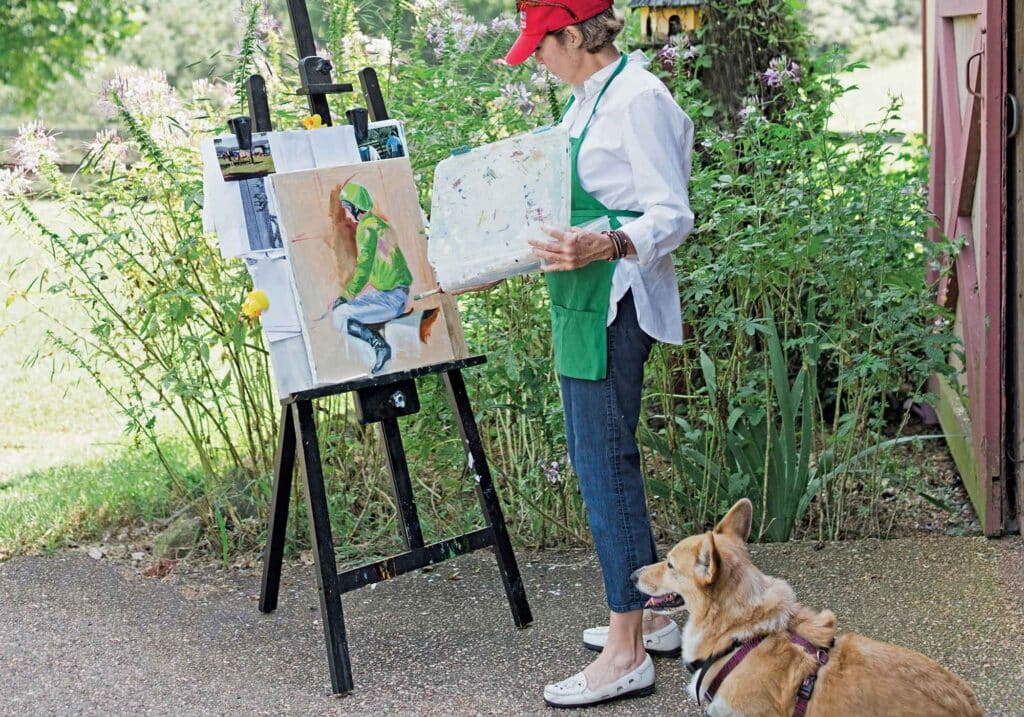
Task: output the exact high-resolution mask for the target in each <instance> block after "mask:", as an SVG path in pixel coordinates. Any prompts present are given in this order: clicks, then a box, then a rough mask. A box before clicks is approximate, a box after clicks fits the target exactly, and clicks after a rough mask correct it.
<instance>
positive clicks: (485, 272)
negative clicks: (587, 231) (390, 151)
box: [427, 127, 571, 291]
mask: <svg viewBox="0 0 1024 717" xmlns="http://www.w3.org/2000/svg"><path fill="white" fill-rule="evenodd" d="M569 162H570V157H569V135H568V132H566V130H565V129H563V128H560V127H555V128H545V129H542V130H537V131H535V132H531V133H529V134H523V135H517V136H515V137H510V138H508V139H504V140H501V141H500V142H494V143H492V144H488V145H483V146H481V147H476V148H474V149H472V150H469V151H466V152H462V153H458V154H453V155H452V156H451V157H449V158H448V159H445V160H443V161H442V162H440V163H439V164H438V165H437V169H436V170H435V171H434V193H433V196H432V197H431V202H430V241H429V242H428V244H427V257H428V259H429V261H430V263H431V265H432V266H433V267H434V271H435V272H436V274H437V279H438V282H439V283H440V285H441V286H442V287H443V288H444V290H445V291H455V290H458V289H461V288H466V287H469V286H476V285H478V284H483V283H487V282H489V281H496V280H497V279H504V278H507V277H509V276H515V275H517V274H525V273H528V272H531V271H536V270H537V269H538V268H539V267H540V261H539V260H538V259H537V258H536V257H535V256H534V255H533V253H532V251H531V249H530V245H529V244H528V241H529V239H531V238H533V237H536V238H542V239H544V238H548V237H547V235H546V234H544V233H543V232H542V231H541V229H540V227H541V225H542V224H548V225H551V226H554V227H567V226H569V211H570V207H569V204H570V192H571V190H570V184H569V182H570V171H571V170H570V166H569Z"/></svg>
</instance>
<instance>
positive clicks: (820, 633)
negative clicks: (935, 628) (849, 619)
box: [633, 499, 984, 717]
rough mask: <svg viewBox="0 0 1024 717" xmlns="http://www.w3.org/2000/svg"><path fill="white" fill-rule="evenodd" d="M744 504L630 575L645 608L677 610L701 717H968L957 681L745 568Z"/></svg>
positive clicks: (747, 514) (975, 712)
mask: <svg viewBox="0 0 1024 717" xmlns="http://www.w3.org/2000/svg"><path fill="white" fill-rule="evenodd" d="M752 519H753V508H752V506H751V504H750V501H749V500H746V499H743V500H740V501H739V502H737V503H736V504H735V505H734V506H733V507H732V509H730V510H729V512H728V514H727V515H726V516H725V517H724V518H722V520H721V522H719V523H718V525H717V526H716V527H715V529H714V530H713V531H709V532H706V533H704V534H702V535H694V536H691V537H689V538H686V539H685V540H683V541H681V542H679V543H678V544H677V545H676V546H675V547H673V548H672V549H671V550H670V551H669V553H668V556H667V558H666V560H664V561H663V562H660V563H655V564H654V565H648V566H647V567H644V568H640V569H639V570H637V571H636V572H635V573H633V581H634V582H635V583H636V586H637V588H639V590H640V591H641V592H642V593H644V594H646V595H649V596H651V599H650V600H649V601H648V604H647V607H649V608H652V609H655V610H660V611H666V610H671V609H673V608H685V610H686V611H687V613H688V615H687V619H686V625H685V627H684V628H683V659H684V660H686V663H687V666H688V667H689V668H690V669H691V671H692V672H693V673H694V674H693V678H692V679H691V681H690V685H689V694H690V697H691V698H692V699H694V700H695V701H696V702H697V703H698V704H700V705H701V706H704V708H705V709H706V711H707V712H706V713H707V715H708V716H709V717H755V715H756V716H757V717H763V716H767V715H778V716H779V717H790V716H791V715H796V716H798V717H870V716H874V715H894V716H895V715H899V717H947V716H948V717H954V716H955V717H974V716H978V717H980V716H981V715H983V714H984V713H983V712H982V709H981V706H980V705H979V703H978V700H977V698H976V697H975V695H974V692H973V690H972V689H971V688H970V686H968V685H967V683H966V682H964V681H963V680H962V679H960V678H959V677H957V676H956V675H954V674H953V673H952V672H950V671H949V670H947V669H946V668H944V667H942V666H941V665H939V664H938V663H936V662H934V661H932V660H930V659H929V658H927V657H925V656H924V655H922V654H920V653H918V652H914V651H913V650H908V649H906V648H903V647H899V646H897V645H892V644H888V643H884V642H877V641H875V640H871V639H868V638H866V637H863V636H861V635H857V634H844V635H842V636H841V637H838V638H836V637H835V632H836V628H835V623H836V620H835V615H834V614H833V613H832V611H830V610H825V611H822V612H816V611H814V610H812V609H810V608H808V607H804V606H803V605H801V604H800V603H798V602H797V600H796V595H795V593H794V592H793V588H792V587H790V585H789V583H787V582H786V581H784V580H780V579H779V578H775V577H771V576H768V575H765V574H764V573H762V572H761V571H760V570H758V569H757V568H756V567H755V566H754V565H753V563H752V562H751V561H750V556H749V554H748V553H747V538H748V537H749V536H750V526H751V522H752Z"/></svg>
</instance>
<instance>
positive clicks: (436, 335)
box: [271, 158, 465, 384]
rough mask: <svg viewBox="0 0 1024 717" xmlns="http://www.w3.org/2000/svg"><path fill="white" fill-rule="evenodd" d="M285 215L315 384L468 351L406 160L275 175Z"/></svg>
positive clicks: (400, 368)
mask: <svg viewBox="0 0 1024 717" xmlns="http://www.w3.org/2000/svg"><path fill="white" fill-rule="evenodd" d="M271 181H272V183H273V186H274V191H275V193H276V195H277V200H278V203H279V206H280V216H279V221H280V225H281V230H282V234H283V236H284V240H285V250H286V252H287V254H288V258H289V260H290V262H291V266H292V271H293V275H294V278H295V288H296V291H297V294H298V297H299V319H300V322H301V323H302V325H303V334H304V336H305V337H306V341H307V345H308V349H309V351H308V353H309V360H310V367H311V374H312V377H313V380H314V382H315V383H318V384H320V383H338V382H341V381H347V380H351V379H353V378H358V377H361V376H375V375H382V374H386V373H392V372H397V371H404V370H408V369H411V368H416V367H418V366H423V365H428V364H433V363H438V362H442V361H450V360H452V359H455V358H462V357H464V356H465V347H464V343H463V339H462V329H461V325H460V323H459V319H458V312H457V309H456V308H455V305H454V302H452V301H450V300H449V299H448V298H447V297H440V296H437V295H434V296H430V297H427V298H424V299H420V300H414V299H413V298H412V297H414V296H415V295H416V294H418V293H421V292H425V291H428V290H430V289H433V288H434V287H435V286H436V280H435V278H434V274H433V272H432V271H431V268H430V264H429V263H428V261H427V247H426V238H425V236H424V230H423V223H422V221H421V219H420V207H419V203H418V201H417V192H416V185H415V183H414V181H413V176H412V167H411V165H410V164H409V161H408V159H406V158H402V159H388V160H381V161H377V162H365V163H360V164H352V165H347V166H343V167H332V168H329V169H316V170H312V171H306V172H290V173H287V174H276V175H274V177H273V178H272V180H271Z"/></svg>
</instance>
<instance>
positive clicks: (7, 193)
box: [0, 167, 32, 199]
mask: <svg viewBox="0 0 1024 717" xmlns="http://www.w3.org/2000/svg"><path fill="white" fill-rule="evenodd" d="M31 186H32V182H31V181H30V180H29V178H28V177H27V176H26V175H25V170H23V169H22V168H21V167H15V168H14V169H0V199H13V198H15V197H20V196H21V195H22V194H25V192H27V191H28V190H29V188H30V187H31Z"/></svg>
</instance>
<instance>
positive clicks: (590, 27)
mask: <svg viewBox="0 0 1024 717" xmlns="http://www.w3.org/2000/svg"><path fill="white" fill-rule="evenodd" d="M625 24H626V23H625V21H624V20H623V19H622V18H621V17H620V16H619V14H618V13H616V12H615V8H614V7H610V8H608V9H607V10H605V11H604V12H602V13H601V14H600V15H595V16H594V17H592V18H590V19H588V20H584V21H583V22H578V23H576V25H575V27H576V29H578V30H579V31H580V34H582V35H583V49H584V50H586V51H587V52H590V53H597V52H600V51H601V50H603V49H605V48H606V47H608V46H609V45H611V44H612V43H613V42H614V41H615V38H616V37H617V36H618V34H619V33H620V32H622V28H623V26H624V25H625Z"/></svg>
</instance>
